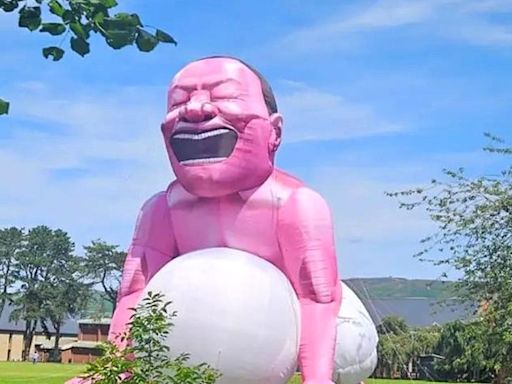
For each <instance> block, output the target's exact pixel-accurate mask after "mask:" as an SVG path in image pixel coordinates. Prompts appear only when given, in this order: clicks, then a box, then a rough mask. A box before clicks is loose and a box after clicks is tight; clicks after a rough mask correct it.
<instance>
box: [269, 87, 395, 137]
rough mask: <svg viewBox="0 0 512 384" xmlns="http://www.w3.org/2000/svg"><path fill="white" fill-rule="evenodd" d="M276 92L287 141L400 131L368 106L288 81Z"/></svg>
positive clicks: (361, 135)
mask: <svg viewBox="0 0 512 384" xmlns="http://www.w3.org/2000/svg"><path fill="white" fill-rule="evenodd" d="M287 84H288V87H287V89H286V91H283V92H278V104H279V109H280V111H281V112H282V113H283V116H284V119H285V128H284V133H283V134H284V138H285V140H286V142H294V141H302V140H330V139H347V138H352V137H363V136H371V135H376V134H386V133H393V132H399V131H403V130H404V129H405V127H404V126H403V125H402V124H397V123H391V122H386V121H383V119H381V118H378V117H377V116H376V114H375V112H374V111H373V110H372V108H371V107H369V106H366V105H360V104H356V103H353V102H350V101H348V100H346V99H345V98H344V97H342V96H339V95H336V94H332V93H327V92H323V91H320V90H317V89H314V88H311V87H308V86H306V85H304V84H299V83H290V82H288V83H287Z"/></svg>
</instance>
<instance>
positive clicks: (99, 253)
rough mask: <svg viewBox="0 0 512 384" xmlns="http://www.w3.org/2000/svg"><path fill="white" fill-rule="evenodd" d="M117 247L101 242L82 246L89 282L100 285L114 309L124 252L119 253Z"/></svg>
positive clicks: (96, 241)
mask: <svg viewBox="0 0 512 384" xmlns="http://www.w3.org/2000/svg"><path fill="white" fill-rule="evenodd" d="M118 248H119V246H118V245H112V244H108V243H106V242H105V241H103V240H99V239H98V240H93V241H92V242H91V244H90V245H87V246H84V250H85V266H86V269H87V271H88V273H89V276H90V278H91V280H92V281H93V282H94V283H96V284H99V285H101V287H102V289H103V293H104V297H105V298H106V299H107V300H108V301H109V302H110V303H112V308H113V309H112V311H114V309H115V307H116V300H117V291H118V289H119V285H120V283H121V272H122V269H123V262H124V259H125V258H126V252H123V251H120V250H119V249H118Z"/></svg>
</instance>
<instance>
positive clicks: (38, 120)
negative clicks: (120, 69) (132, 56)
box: [0, 83, 172, 245]
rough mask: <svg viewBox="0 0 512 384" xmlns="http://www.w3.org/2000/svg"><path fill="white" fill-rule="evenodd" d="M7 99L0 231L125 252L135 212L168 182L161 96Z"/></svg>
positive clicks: (42, 89) (73, 91)
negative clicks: (14, 228)
mask: <svg viewBox="0 0 512 384" xmlns="http://www.w3.org/2000/svg"><path fill="white" fill-rule="evenodd" d="M59 95H60V96H59ZM10 96H11V101H12V105H13V111H12V114H11V115H9V117H7V118H6V119H5V120H3V121H2V123H3V124H6V125H9V127H4V128H2V129H3V132H4V133H7V134H8V136H7V137H4V138H3V139H0V161H1V163H2V164H4V165H6V166H2V167H1V168H0V179H1V180H2V189H0V201H2V203H3V204H1V205H0V206H1V207H2V208H0V225H1V226H6V225H20V226H32V225H37V224H41V223H47V224H49V225H54V226H58V227H62V228H63V229H65V230H69V231H70V233H71V234H72V236H73V238H76V240H77V242H78V243H79V244H84V243H87V242H89V241H90V240H92V239H93V238H96V237H99V236H106V237H107V240H109V238H110V239H111V241H115V242H118V243H121V244H123V245H126V244H127V243H128V242H129V239H130V233H129V232H130V231H131V228H132V226H133V222H134V220H135V217H136V215H137V211H138V209H139V208H140V205H141V204H142V203H143V201H144V200H145V199H147V198H148V197H150V196H151V195H152V194H153V193H155V192H157V191H159V190H161V189H162V188H165V186H166V184H167V183H168V182H169V181H170V180H171V179H172V173H171V171H170V167H169V165H168V162H167V159H166V155H165V149H164V147H163V143H162V139H161V134H160V127H159V123H160V121H161V118H162V116H163V111H164V106H165V92H164V90H163V89H153V88H130V87H117V88H110V89H108V88H105V89H100V90H98V89H96V90H95V91H94V92H91V91H88V90H87V89H85V88H83V87H77V86H75V85H62V86H61V87H60V89H59V90H58V92H57V90H56V89H48V88H47V87H46V86H45V85H44V84H39V83H22V84H20V85H19V86H18V87H17V89H16V90H14V91H11V92H10ZM63 174H64V175H65V176H63Z"/></svg>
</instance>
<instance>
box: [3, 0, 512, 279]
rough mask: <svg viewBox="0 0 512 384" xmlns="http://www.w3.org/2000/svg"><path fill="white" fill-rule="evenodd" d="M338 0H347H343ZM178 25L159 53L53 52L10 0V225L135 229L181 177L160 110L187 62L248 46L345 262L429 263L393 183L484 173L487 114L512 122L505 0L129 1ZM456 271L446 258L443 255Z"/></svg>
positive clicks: (356, 266)
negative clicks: (170, 156) (461, 170)
mask: <svg viewBox="0 0 512 384" xmlns="http://www.w3.org/2000/svg"><path fill="white" fill-rule="evenodd" d="M341 3H343V4H342V5H340V4H341ZM120 10H127V11H131V12H138V13H139V14H140V15H141V17H142V19H143V21H144V22H145V23H146V24H149V25H155V26H158V27H160V28H162V29H164V30H166V31H168V32H169V33H171V34H172V35H173V36H174V37H175V38H176V40H178V43H179V44H178V46H177V47H173V46H170V45H162V46H159V47H158V48H157V49H156V51H154V52H152V53H150V54H142V53H139V52H137V51H136V50H135V49H134V48H133V47H130V48H125V49H123V50H120V51H113V50H110V49H109V48H107V47H106V46H105V45H104V44H102V43H101V41H99V40H98V39H93V41H92V53H91V54H90V55H89V56H87V57H86V58H85V59H82V58H80V57H79V56H77V55H75V54H74V53H72V52H71V51H68V52H67V53H66V55H65V57H64V59H63V60H62V61H60V62H57V63H54V62H50V61H47V60H45V59H44V58H42V56H41V53H40V51H41V48H42V47H43V46H46V45H53V44H56V43H57V44H58V43H59V40H60V38H58V37H57V38H53V37H51V36H46V35H43V34H39V33H30V32H28V31H25V30H21V29H19V28H17V26H16V23H17V20H16V17H15V15H12V14H8V15H5V14H0V34H1V35H2V36H4V38H3V39H1V40H0V52H2V54H1V59H0V97H3V98H7V99H9V100H10V101H11V102H12V107H11V114H10V115H9V116H8V117H2V118H1V119H0V164H2V165H1V167H0V180H2V182H1V185H2V188H0V226H8V225H17V226H25V227H30V226H34V225H38V224H43V223H44V224H47V225H50V226H52V227H60V228H63V229H64V230H66V231H68V232H69V233H70V235H71V236H72V238H73V239H74V240H75V242H76V243H77V249H78V252H81V246H82V245H84V244H87V243H88V242H90V240H92V239H96V238H103V239H105V240H106V241H109V242H112V243H115V244H119V245H121V246H122V247H123V248H124V247H126V246H127V245H128V243H129V240H130V237H131V232H132V230H133V225H134V222H135V218H136V215H137V212H138V209H139V208H140V205H141V204H142V202H143V201H144V200H145V199H146V198H148V197H149V196H151V195H152V194H153V193H155V192H157V191H159V190H161V189H163V188H165V186H166V185H167V184H168V182H169V181H170V180H171V179H172V178H173V175H172V172H171V171H170V167H169V165H168V163H167V160H166V157H165V151H164V148H163V145H162V142H161V138H160V132H159V123H160V121H161V120H162V118H163V116H164V111H165V97H166V95H165V91H166V87H167V85H168V83H169V81H170V79H171V78H172V76H173V75H174V73H176V72H177V71H178V70H179V69H180V68H181V67H182V66H183V65H184V64H185V63H187V62H189V61H191V60H193V59H196V58H199V57H203V56H208V55H211V54H229V55H234V56H238V57H240V58H242V59H244V60H246V61H248V62H249V63H251V64H252V65H253V66H255V67H256V68H258V69H259V70H260V71H261V72H262V73H263V74H264V75H265V76H266V77H267V78H268V80H269V81H270V83H271V84H272V86H273V88H274V90H275V92H276V95H277V98H278V105H279V108H280V110H281V112H282V113H283V114H284V117H285V127H284V138H283V139H284V143H283V145H282V147H281V149H280V151H279V156H278V162H277V164H278V166H279V167H281V168H283V169H285V170H286V171H288V172H291V173H293V174H295V175H296V176H298V177H300V178H302V179H303V180H304V181H305V182H306V183H307V184H309V185H310V186H312V187H313V188H315V189H317V190H318V191H320V192H321V193H322V194H323V195H324V196H325V197H326V199H327V200H328V202H329V204H330V205H331V208H332V211H333V215H334V218H335V225H336V241H337V248H338V253H339V264H340V271H341V273H342V276H345V277H354V276H402V277H409V278H413V277H414V278H435V277H437V276H438V275H439V273H441V272H445V271H444V270H439V269H436V268H434V267H432V266H429V265H427V264H422V263H420V262H418V261H416V260H415V259H413V258H412V257H411V255H412V254H413V253H414V252H415V251H417V250H418V247H419V246H418V240H419V239H420V238H421V237H422V236H423V235H426V234H428V233H430V231H431V230H432V225H431V223H430V222H429V220H428V218H427V217H425V216H424V215H422V214H421V213H420V212H417V213H415V212H412V213H411V212H402V211H400V210H398V208H397V205H396V202H394V201H393V200H390V199H389V198H387V197H385V196H384V191H396V190H403V189H407V188H409V187H415V186H421V185H424V184H426V183H428V181H429V180H430V179H431V178H433V177H438V176H439V174H440V170H441V169H442V168H444V167H448V168H449V167H458V166H464V167H466V168H467V169H468V170H469V172H471V173H473V174H489V173H493V172H495V171H496V169H497V167H499V165H500V164H499V163H498V162H497V161H496V160H495V159H494V158H492V157H489V156H488V155H485V154H483V153H482V151H481V150H480V148H481V147H482V146H483V145H484V144H486V140H485V139H484V137H483V132H486V131H491V132H493V133H495V134H498V135H501V136H503V137H505V138H509V139H510V136H511V135H510V128H511V124H512V123H511V121H512V108H511V107H512V76H511V74H512V69H511V68H512V2H510V1H508V0H507V1H504V0H422V1H420V0H417V1H409V0H403V1H400V0H386V1H347V2H340V1H334V0H333V1H322V2H305V1H292V0H282V1H279V2H272V1H260V2H241V1H235V0H232V1H202V0H197V1H194V2H191V1H184V0H180V1H169V0H158V1H157V0H151V1H133V0H129V1H123V2H122V4H121V6H120ZM448 272H450V271H448Z"/></svg>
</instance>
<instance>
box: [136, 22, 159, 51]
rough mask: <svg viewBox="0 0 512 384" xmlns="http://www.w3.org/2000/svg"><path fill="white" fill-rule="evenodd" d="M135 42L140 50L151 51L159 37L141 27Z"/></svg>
mask: <svg viewBox="0 0 512 384" xmlns="http://www.w3.org/2000/svg"><path fill="white" fill-rule="evenodd" d="M135 44H136V45H137V48H139V51H141V52H150V51H152V50H153V49H154V48H155V47H156V46H157V44H158V39H157V38H156V37H155V36H153V35H152V34H151V33H149V32H147V31H145V30H143V29H140V28H139V32H138V34H137V38H136V39H135Z"/></svg>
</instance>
